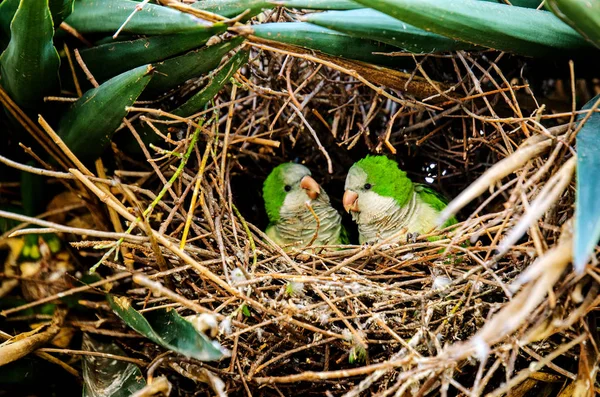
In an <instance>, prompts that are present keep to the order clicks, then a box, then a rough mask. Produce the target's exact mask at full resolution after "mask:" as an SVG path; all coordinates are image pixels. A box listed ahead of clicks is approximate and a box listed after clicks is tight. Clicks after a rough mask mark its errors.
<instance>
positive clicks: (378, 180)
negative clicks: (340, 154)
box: [355, 155, 413, 207]
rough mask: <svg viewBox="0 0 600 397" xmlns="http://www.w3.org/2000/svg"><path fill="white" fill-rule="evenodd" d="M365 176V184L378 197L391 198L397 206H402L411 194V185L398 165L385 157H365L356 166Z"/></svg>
mask: <svg viewBox="0 0 600 397" xmlns="http://www.w3.org/2000/svg"><path fill="white" fill-rule="evenodd" d="M355 165H356V166H357V167H360V168H361V169H362V170H363V171H364V172H365V173H366V174H367V182H368V183H370V184H371V185H372V186H373V187H372V190H373V191H374V192H375V193H377V194H379V195H380V196H385V197H392V198H393V199H394V200H396V202H397V203H398V205H399V206H401V207H402V206H404V205H405V204H406V203H407V202H408V200H409V199H410V197H411V194H412V192H413V183H412V182H411V180H410V179H409V178H408V177H407V176H406V172H404V171H402V170H401V169H400V168H398V163H396V162H395V161H394V160H390V159H388V158H387V157H385V156H371V155H369V156H367V157H365V158H364V159H362V160H359V161H358V162H357V163H356V164H355Z"/></svg>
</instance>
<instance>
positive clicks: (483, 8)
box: [356, 0, 589, 56]
mask: <svg viewBox="0 0 600 397" xmlns="http://www.w3.org/2000/svg"><path fill="white" fill-rule="evenodd" d="M356 2H357V3H361V4H364V5H366V6H369V7H371V8H374V9H377V10H379V11H381V12H384V13H386V14H388V15H391V16H393V17H394V18H397V19H399V20H401V21H404V22H406V23H410V24H411V25H414V26H416V27H418V28H421V29H425V30H428V31H431V32H433V33H437V34H441V35H442V36H446V37H450V38H453V39H455V40H460V41H464V42H467V43H472V44H475V45H480V46H483V47H489V48H494V49H497V50H502V51H508V52H514V53H518V54H523V55H529V56H536V55H537V56H556V55H557V54H560V51H557V50H579V49H583V48H587V47H589V44H588V43H587V42H586V41H585V40H584V39H583V38H582V37H581V36H580V35H579V34H577V32H576V31H574V30H573V29H571V28H570V27H569V26H568V25H566V24H564V23H563V22H562V21H561V20H560V19H558V18H557V17H555V16H554V15H552V14H551V13H549V12H546V11H538V10H532V9H529V8H522V7H512V6H509V5H505V4H495V3H490V2H485V1H477V0H453V1H438V0H356Z"/></svg>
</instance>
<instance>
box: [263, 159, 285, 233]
mask: <svg viewBox="0 0 600 397" xmlns="http://www.w3.org/2000/svg"><path fill="white" fill-rule="evenodd" d="M290 164H292V163H284V164H279V165H278V166H277V167H275V168H273V171H271V173H270V174H269V176H268V177H267V179H265V182H264V183H263V199H264V200H265V210H266V211H267V216H268V217H269V222H271V223H275V222H277V221H278V220H279V216H280V215H279V211H280V210H281V206H282V205H283V202H284V201H285V196H286V194H287V192H286V191H285V190H284V188H285V183H284V180H283V175H284V174H285V170H286V168H287V167H288V165H290Z"/></svg>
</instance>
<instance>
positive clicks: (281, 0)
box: [273, 0, 363, 10]
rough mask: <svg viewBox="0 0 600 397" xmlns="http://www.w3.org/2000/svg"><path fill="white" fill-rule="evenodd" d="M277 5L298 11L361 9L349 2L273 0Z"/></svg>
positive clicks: (346, 0) (347, 0)
mask: <svg viewBox="0 0 600 397" xmlns="http://www.w3.org/2000/svg"><path fill="white" fill-rule="evenodd" d="M273 2H274V3H275V4H277V5H281V6H284V7H287V8H296V9H299V10H356V9H358V8H363V6H362V5H360V4H356V3H355V2H353V1H350V0H274V1H273Z"/></svg>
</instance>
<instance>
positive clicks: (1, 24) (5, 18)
mask: <svg viewBox="0 0 600 397" xmlns="http://www.w3.org/2000/svg"><path fill="white" fill-rule="evenodd" d="M19 3H20V0H4V1H2V2H0V31H1V32H2V35H1V36H0V37H2V39H4V38H6V44H8V39H10V23H11V21H12V19H13V17H14V16H15V13H16V12H17V8H19Z"/></svg>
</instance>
